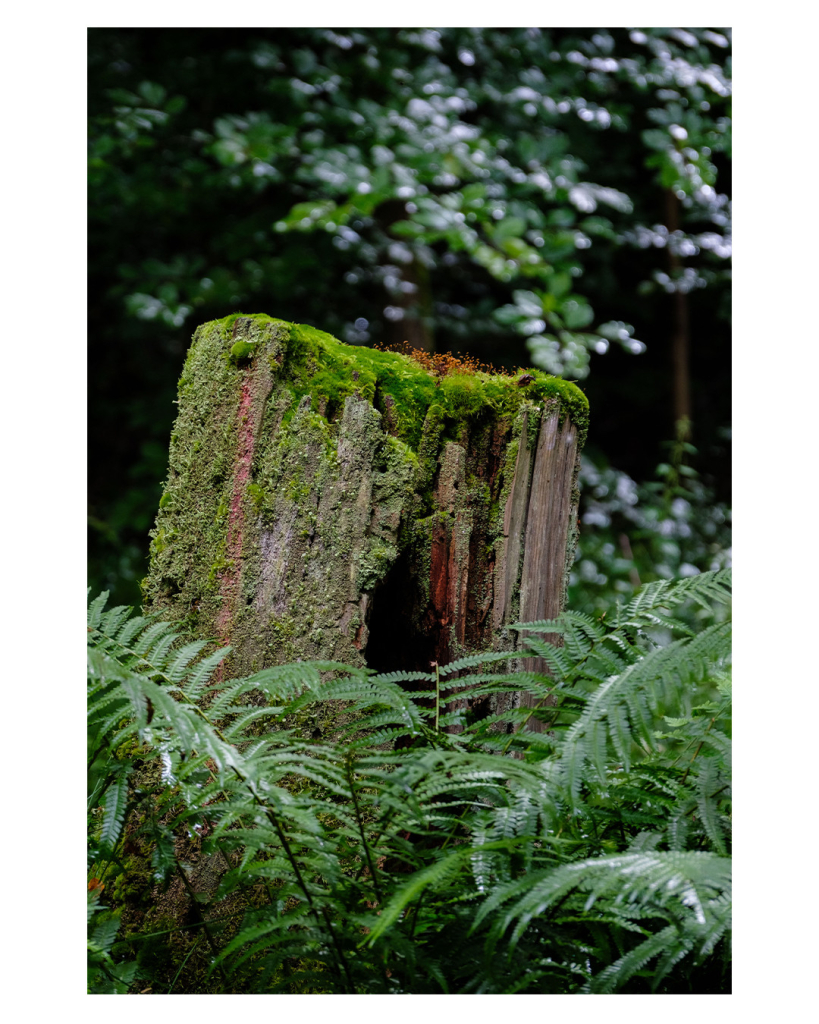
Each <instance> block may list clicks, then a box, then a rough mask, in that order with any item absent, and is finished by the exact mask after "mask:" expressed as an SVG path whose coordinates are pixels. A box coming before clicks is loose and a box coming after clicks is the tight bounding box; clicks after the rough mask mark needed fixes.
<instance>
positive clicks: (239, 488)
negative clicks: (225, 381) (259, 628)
mask: <svg viewBox="0 0 819 1024" xmlns="http://www.w3.org/2000/svg"><path fill="white" fill-rule="evenodd" d="M254 391H255V389H254V387H253V378H252V375H251V374H250V373H246V374H245V375H244V378H243V380H242V398H241V401H240V402H239V445H238V450H237V453H236V463H235V465H236V471H235V473H234V476H233V494H232V496H231V499H230V514H229V516H228V535H227V546H226V551H225V558H226V561H227V563H228V567H227V569H225V571H224V573H223V574H222V579H221V583H222V587H221V591H222V609H221V611H220V612H219V618H218V619H217V622H216V626H217V629H218V631H219V637H220V639H221V641H222V643H223V644H228V643H229V642H230V637H229V635H228V634H229V627H230V623H231V620H232V618H233V614H232V613H233V607H234V603H235V598H236V594H237V592H238V589H239V577H240V575H241V572H242V541H243V540H244V532H245V503H244V500H245V494H246V492H247V483H248V480H249V479H250V467H251V465H252V463H253V449H254V447H255V445H256V422H255V421H256V416H255V415H253V414H252V413H253V399H254V397H255V396H254ZM220 668H221V666H220Z"/></svg>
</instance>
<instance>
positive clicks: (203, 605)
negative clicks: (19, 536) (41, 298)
mask: <svg viewBox="0 0 819 1024" xmlns="http://www.w3.org/2000/svg"><path fill="white" fill-rule="evenodd" d="M586 409H587V405H586V402H585V397H584V396H583V395H582V393H581V392H579V391H578V389H577V388H575V387H574V386H573V385H570V384H566V383H565V382H562V381H557V380H555V378H549V377H547V376H546V375H545V374H541V373H539V372H536V371H533V372H532V373H531V374H527V375H526V376H522V377H518V378H515V377H490V376H488V375H486V374H474V373H473V374H470V373H469V372H464V373H463V374H460V375H459V374H458V372H455V373H454V374H450V375H448V376H446V377H436V375H435V374H434V373H433V374H430V373H428V372H427V371H426V370H424V369H423V368H422V367H421V366H419V365H418V364H416V363H415V362H413V361H412V360H411V359H408V358H407V357H406V356H403V355H398V354H395V353H380V352H379V353H376V352H372V350H362V349H358V348H354V347H351V346H345V345H342V344H340V343H339V342H337V341H335V339H332V338H330V337H329V336H327V335H323V334H321V333H320V332H317V331H314V330H312V329H311V328H305V327H301V326H299V325H291V324H286V323H284V322H282V321H277V320H272V319H270V318H269V317H264V316H257V317H245V316H234V317H230V318H227V319H226V320H224V321H218V322H214V323H211V324H206V325H204V326H203V327H201V328H199V330H198V331H197V332H196V334H195V336H194V343H193V345H192V348H191V351H190V353H189V356H188V359H187V362H186V365H185V370H184V371H183V375H182V379H181V380H180V389H179V418H178V420H177V423H176V426H175V429H174V434H173V437H172V441H171V453H170V468H169V477H168V483H167V486H166V491H165V494H164V496H163V499H162V502H161V505H160V511H159V514H158V517H157V522H156V527H155V529H154V533H153V538H154V539H153V544H152V560H151V568H150V573H149V576H148V578H147V580H146V582H145V584H144V590H145V597H146V604H147V606H148V607H150V608H151V609H152V610H154V611H158V612H160V613H161V614H162V615H163V616H165V617H166V618H168V617H171V618H175V619H183V620H185V622H186V624H187V625H188V626H190V627H192V628H194V629H195V630H196V631H197V632H198V633H199V634H200V635H202V636H208V637H217V638H218V639H219V640H220V641H222V642H224V643H230V644H231V646H232V648H233V654H232V655H231V660H230V662H229V665H228V672H229V673H230V674H231V675H240V674H245V673H249V672H253V671H256V670H258V669H261V668H264V667H266V666H269V665H272V664H281V663H284V662H287V661H294V660H296V659H297V658H302V659H307V658H321V659H333V660H336V661H343V662H346V663H350V664H358V665H362V664H368V665H370V666H371V667H374V668H377V669H379V670H385V671H388V670H395V669H406V670H410V669H424V670H428V669H429V667H430V663H434V662H438V663H439V664H445V663H446V662H448V661H451V660H453V659H455V658H458V657H461V656H463V655H466V654H472V653H477V652H480V651H492V650H500V649H511V648H514V646H515V644H516V643H517V642H518V635H517V633H516V632H515V631H512V630H510V629H509V628H508V627H509V625H510V624H511V623H514V622H520V621H533V620H537V619H544V618H552V617H554V616H555V615H557V614H558V613H559V612H560V610H561V609H562V607H563V603H564V601H565V593H566V584H567V580H568V573H569V568H570V566H571V562H572V558H573V555H574V548H575V545H576V539H577V530H576V514H577V498H578V495H577V489H576V478H577V470H578V465H579V452H580V447H581V445H582V441H583V436H584V433H585V422H586V421H585V417H586ZM527 667H528V668H541V669H542V667H543V666H541V665H538V664H537V663H535V662H530V663H527ZM504 699H505V700H506V699H507V698H504ZM522 701H523V703H524V704H528V703H529V700H528V697H527V696H526V695H523V697H522ZM509 703H511V704H514V703H517V699H516V698H515V697H514V696H510V697H509V698H508V704H507V706H509ZM451 706H453V707H454V706H455V705H454V704H453V705H451ZM473 710H474V711H475V712H476V713H477V714H481V713H490V712H491V711H493V710H500V707H499V706H498V705H497V703H496V704H494V705H492V706H486V707H485V708H480V707H475V708H474V709H473Z"/></svg>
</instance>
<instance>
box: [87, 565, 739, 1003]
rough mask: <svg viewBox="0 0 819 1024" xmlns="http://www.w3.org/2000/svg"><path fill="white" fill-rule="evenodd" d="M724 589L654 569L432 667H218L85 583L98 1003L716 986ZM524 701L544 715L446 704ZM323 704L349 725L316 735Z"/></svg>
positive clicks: (722, 854)
mask: <svg viewBox="0 0 819 1024" xmlns="http://www.w3.org/2000/svg"><path fill="white" fill-rule="evenodd" d="M729 588H730V572H729V571H728V570H720V571H716V572H706V573H702V574H701V575H698V576H693V577H690V578H688V579H684V580H681V581H677V582H670V581H660V582H657V583H652V584H649V585H648V586H646V587H643V588H642V589H641V590H640V591H639V593H638V594H637V595H636V596H635V597H634V598H633V599H632V600H631V601H630V602H628V603H625V604H623V605H621V606H620V607H619V608H618V609H617V610H616V611H615V612H614V613H611V614H610V615H609V618H608V621H607V620H606V619H605V618H603V619H593V618H591V617H590V616H587V615H584V614H579V613H572V612H566V613H564V614H563V615H561V616H560V618H559V619H557V620H554V621H551V622H541V623H534V624H532V623H528V624H526V626H525V632H523V628H524V627H523V626H518V627H516V628H517V629H518V630H520V631H521V637H522V639H521V650H519V651H517V652H497V653H491V654H486V653H485V654H481V655H478V656H475V657H472V658H466V659H462V660H460V661H457V662H454V663H452V664H450V665H448V666H443V667H440V668H436V669H435V670H434V671H433V672H431V673H430V674H426V673H417V672H416V673H405V672H393V673H388V674H380V675H377V674H375V673H374V672H372V671H370V670H366V669H354V668H351V667H349V666H344V665H340V664H335V663H331V662H310V663H305V662H303V663H297V664H290V665H283V666H279V667H276V668H270V669H265V670H264V671H261V672H259V673H257V674H255V675H253V676H251V677H248V678H243V679H230V680H223V679H222V678H221V671H220V669H219V665H220V664H221V662H222V660H223V659H224V657H225V656H226V654H227V653H228V652H227V649H222V650H218V651H215V652H213V653H206V652H207V651H208V650H209V648H206V644H205V642H204V641H201V640H199V641H195V642H186V640H185V638H184V637H180V636H178V635H176V634H175V633H174V631H173V628H172V627H171V626H170V625H168V624H165V623H161V622H157V621H155V620H153V619H148V618H144V617H139V616H134V615H133V614H132V613H131V610H130V609H128V608H125V607H120V608H114V609H111V610H108V611H106V610H105V604H106V598H107V595H105V594H102V595H100V596H99V597H98V598H96V599H95V600H94V601H93V602H92V603H91V605H90V609H89V617H88V711H89V748H88V783H89V790H88V917H89V940H88V951H89V954H88V970H89V974H88V985H89V991H91V992H122V993H124V992H129V991H130V992H135V991H150V992H155V993H163V992H164V993H167V992H198V993H216V992H240V993H245V992H247V993H251V992H267V993H276V992H285V993H287V992H292V993H514V992H530V993H583V992H592V993H607V992H635V993H640V992H658V993H670V992H693V993H706V992H728V991H730V921H731V917H730V914H731V860H730V854H731V838H730V824H731V781H730V780H731V775H730V746H731V742H730V736H731V724H730V723H731V718H730V715H731V682H730V618H729V616H728V613H727V607H728V602H729ZM692 602H693V603H695V604H696V605H697V606H698V607H700V608H701V609H702V610H703V616H701V617H699V618H698V619H697V620H696V621H697V626H696V627H694V628H692V627H691V625H689V624H686V623H690V621H691V616H685V615H682V616H681V615H680V614H679V612H680V610H682V609H684V608H685V607H686V606H690V605H691V603H692ZM554 633H559V634H561V636H562V646H559V647H557V646H554V645H552V644H550V643H547V642H546V641H545V640H544V639H543V635H544V634H554ZM524 654H528V655H529V656H530V657H537V658H542V659H544V660H545V662H546V664H547V665H548V666H549V674H542V675H541V674H535V673H532V672H526V671H523V670H522V669H521V668H520V667H519V666H520V664H521V661H520V659H521V657H522V656H523V655H524ZM493 670H497V671H493ZM521 689H526V690H528V691H529V692H531V693H533V694H535V695H536V696H537V697H538V698H539V702H538V707H536V708H535V709H531V708H518V709H513V710H511V711H508V712H506V713H504V714H502V715H495V716H490V717H488V718H483V719H480V720H476V719H472V718H470V715H469V713H468V712H467V711H466V710H464V709H463V708H462V707H459V706H456V701H455V698H456V696H457V699H458V701H460V700H462V698H464V697H465V696H472V697H481V696H486V695H489V694H493V693H499V692H506V691H509V690H521ZM319 701H321V702H324V701H339V702H345V706H346V707H347V708H348V709H349V708H353V709H354V710H355V712H356V716H355V718H354V720H353V721H352V722H350V723H349V724H348V725H346V726H344V727H343V728H341V729H340V731H339V732H338V734H336V735H334V736H332V737H326V736H325V737H322V736H320V735H314V734H311V733H310V731H309V725H308V726H307V727H306V728H305V725H304V723H305V722H307V723H309V722H310V720H311V719H310V708H311V707H312V706H314V705H315V704H316V703H317V702H319ZM529 717H534V718H536V719H539V720H540V721H541V722H543V723H544V724H545V726H546V731H544V732H533V731H529V730H527V729H526V728H525V725H526V720H527V719H528V718H529Z"/></svg>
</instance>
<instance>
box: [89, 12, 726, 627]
mask: <svg viewBox="0 0 819 1024" xmlns="http://www.w3.org/2000/svg"><path fill="white" fill-rule="evenodd" d="M730 35H731V33H730V31H729V30H727V29H585V28H584V29H354V30H353V29H230V30H224V29H218V30H217V29H199V30H190V29H179V30H176V29H92V30H90V31H89V35H88V57H89V108H90V109H89V114H90V128H89V144H90V183H89V304H88V308H89V319H88V323H89V363H88V365H89V435H90V437H92V438H93V444H92V445H91V446H90V448H89V472H88V480H89V573H90V579H89V583H90V585H91V587H92V589H93V591H94V592H96V591H98V590H100V589H108V590H111V591H112V601H113V602H115V603H127V604H133V603H139V600H140V593H139V586H138V585H139V580H140V579H141V577H142V576H143V575H144V574H145V571H146V565H147V561H146V560H147V553H148V533H149V530H150V527H151V525H152V521H153V516H154V514H155V511H156V507H157V504H158V501H159V497H160V494H161V487H162V483H163V480H164V476H165V472H166V465H167V445H168V438H169V435H170V430H171V425H172V422H173V419H174V416H175V406H174V399H175V391H176V381H177V378H178V376H179V373H180V371H181V368H182V363H183V360H184V355H185V352H186V349H187V346H188V344H189V341H190V337H191V334H192V332H193V330H194V329H195V327H196V326H197V325H198V324H199V323H202V322H204V321H207V320H210V319H214V318H217V317H222V316H225V315H227V314H228V313H231V312H234V311H236V310H242V311H244V312H265V313H269V314H270V315H272V316H275V317H280V318H282V319H285V320H292V321H296V322H300V323H308V324H312V325H314V326H316V327H318V328H320V329H322V330H326V331H329V332H330V333H332V334H335V335H336V336H337V337H339V338H341V339H342V340H344V341H347V342H349V343H351V344H390V343H396V342H401V341H403V340H405V339H406V340H408V341H409V342H410V343H411V344H413V345H416V346H418V347H422V348H426V349H428V350H430V349H431V350H435V351H441V352H444V351H452V352H455V353H470V354H471V355H473V356H475V357H476V358H478V359H480V360H483V361H485V362H489V363H492V364H494V365H496V366H498V367H505V368H514V367H518V366H525V365H531V364H535V365H538V366H541V367H543V368H545V369H547V370H548V371H550V372H554V373H561V374H562V375H564V376H565V377H567V378H568V379H571V380H576V381H577V382H578V383H579V385H580V386H581V387H582V388H583V389H584V391H585V392H586V394H587V395H588V398H589V401H590V404H591V427H590V433H589V439H588V443H587V449H586V454H585V457H584V462H583V470H582V476H581V484H582V489H583V497H582V505H581V518H582V521H583V529H582V533H581V547H580V550H579V552H578V559H577V563H576V566H575V571H574V574H573V578H572V586H571V590H570V598H569V602H570V606H572V607H574V608H576V609H579V610H582V609H585V610H592V609H598V610H605V608H606V607H607V606H608V604H609V603H610V601H611V599H612V597H616V596H619V595H623V594H628V593H631V592H632V591H633V590H634V589H635V588H636V587H637V586H638V585H639V584H640V583H645V582H647V581H648V580H652V579H657V578H662V577H667V578H671V577H674V576H687V575H693V574H695V573H697V572H700V571H703V570H706V569H710V568H719V567H721V566H724V565H726V564H729V562H730V533H729V530H730V526H729V523H730V512H729V504H730V430H729V422H730V378H731V365H730V274H729V257H730V243H731V221H730V217H731V205H730V195H731V178H730V154H731V143H730V139H731V135H730V131H731V122H730V115H731V88H730Z"/></svg>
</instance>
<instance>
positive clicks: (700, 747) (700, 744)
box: [680, 715, 716, 786]
mask: <svg viewBox="0 0 819 1024" xmlns="http://www.w3.org/2000/svg"><path fill="white" fill-rule="evenodd" d="M715 721H716V715H715V716H714V717H713V718H712V719H711V721H710V722H709V723H708V728H707V729H706V730H705V732H704V733H703V736H702V739H701V740H700V742H699V746H698V747H697V749H696V750H695V751H694V756H693V757H692V758H691V760H690V761H689V762H688V767H687V768H686V769H685V775H683V777H682V782H681V783H680V785H682V786H684V785H685V780H686V779H687V778H688V773H689V772H690V771H691V765H692V764H693V763H694V762H695V761H696V759H697V754H699V752H700V751H701V750H702V745H703V743H705V737H706V736H707V735H708V733H709V731H710V729H711V726H712V725H713V724H714V722H715Z"/></svg>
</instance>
